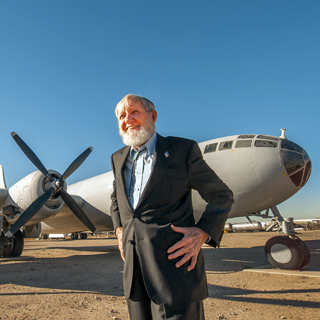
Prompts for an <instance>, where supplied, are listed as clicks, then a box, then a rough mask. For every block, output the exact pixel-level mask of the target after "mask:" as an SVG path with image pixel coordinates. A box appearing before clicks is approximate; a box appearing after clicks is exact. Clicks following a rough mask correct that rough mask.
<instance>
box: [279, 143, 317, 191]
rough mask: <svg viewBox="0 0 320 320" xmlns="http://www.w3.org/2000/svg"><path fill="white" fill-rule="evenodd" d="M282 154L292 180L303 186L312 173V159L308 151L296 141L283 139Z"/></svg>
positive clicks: (300, 186) (298, 185)
mask: <svg viewBox="0 0 320 320" xmlns="http://www.w3.org/2000/svg"><path fill="white" fill-rule="evenodd" d="M281 156H282V160H283V164H284V167H285V169H286V171H287V174H288V176H289V177H290V179H291V181H292V182H293V183H294V184H295V185H296V186H297V187H299V188H302V187H303V186H304V185H305V184H306V183H307V181H308V179H309V176H310V173H311V168H312V164H311V159H310V157H309V155H308V153H307V152H306V151H305V150H304V149H302V148H301V147H300V146H299V145H297V144H296V143H294V142H292V141H290V140H287V139H284V140H282V141H281Z"/></svg>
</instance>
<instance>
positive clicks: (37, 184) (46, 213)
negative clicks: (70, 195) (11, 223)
mask: <svg viewBox="0 0 320 320" xmlns="http://www.w3.org/2000/svg"><path fill="white" fill-rule="evenodd" d="M48 171H49V173H50V175H51V176H52V177H53V178H54V179H59V178H60V177H61V174H60V173H59V172H57V171H54V170H48ZM51 186H52V182H51V181H50V180H49V179H48V178H47V177H46V176H45V175H44V174H42V173H41V172H40V171H36V172H33V173H31V174H29V175H28V176H26V177H25V178H23V179H21V180H20V181H18V182H17V183H16V184H14V185H13V186H12V187H11V188H10V189H9V195H10V197H11V198H12V200H13V201H14V202H15V203H16V204H17V205H18V206H19V208H21V212H23V211H24V210H26V209H27V208H28V207H29V206H30V205H31V204H32V203H33V202H34V201H35V200H37V199H38V198H39V197H40V196H41V195H42V194H43V193H44V192H46V191H47V190H48V189H49V188H50V187H51ZM62 189H63V190H64V191H66V189H67V185H66V183H64V185H63V187H62ZM63 205H64V201H63V199H62V198H61V196H60V193H59V192H57V193H53V195H52V196H51V197H50V198H49V199H48V201H47V202H46V203H45V204H44V206H43V207H42V208H41V210H40V211H39V212H38V213H37V214H36V215H35V216H34V217H33V218H32V219H31V220H30V221H29V222H28V223H27V225H29V224H34V223H37V222H41V221H42V220H44V219H45V218H47V217H50V216H52V215H55V214H56V213H57V212H59V210H60V209H61V208H62V206H63Z"/></svg>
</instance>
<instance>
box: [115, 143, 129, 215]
mask: <svg viewBox="0 0 320 320" xmlns="http://www.w3.org/2000/svg"><path fill="white" fill-rule="evenodd" d="M130 149H131V148H130V147H124V148H122V149H121V150H120V151H119V152H118V154H117V159H115V160H116V163H115V165H116V166H117V167H116V172H121V179H120V186H119V188H120V189H121V190H122V191H123V194H124V195H125V199H126V200H125V201H126V203H127V206H128V208H130V210H131V211H133V209H132V207H131V205H130V202H129V199H128V196H127V192H126V186H125V182H124V174H123V172H124V169H125V165H126V161H127V157H128V155H129V152H130Z"/></svg>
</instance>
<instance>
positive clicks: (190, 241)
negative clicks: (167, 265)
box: [167, 225, 208, 271]
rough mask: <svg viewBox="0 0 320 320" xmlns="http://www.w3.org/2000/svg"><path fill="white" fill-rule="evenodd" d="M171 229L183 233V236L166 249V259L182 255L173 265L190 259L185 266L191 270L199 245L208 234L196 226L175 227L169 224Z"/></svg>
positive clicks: (179, 264) (194, 263) (180, 264)
mask: <svg viewBox="0 0 320 320" xmlns="http://www.w3.org/2000/svg"><path fill="white" fill-rule="evenodd" d="M171 229H172V230H173V231H174V232H179V233H183V235H184V236H183V238H182V239H181V240H180V241H178V242H177V243H175V244H174V245H173V246H172V247H170V248H169V249H168V251H167V252H168V253H169V255H168V259H169V260H171V259H175V258H178V257H180V256H183V257H182V259H181V260H179V261H178V262H177V263H176V265H175V266H176V267H177V268H179V267H181V266H182V265H183V264H185V263H186V262H187V261H189V260H191V262H190V265H189V266H188V268H187V270H188V271H191V270H192V269H194V267H195V265H196V263H197V258H198V253H199V251H200V248H201V246H202V245H203V244H204V242H205V241H206V240H207V239H208V234H207V233H206V232H204V231H203V230H201V229H199V228H197V227H175V226H173V225H171Z"/></svg>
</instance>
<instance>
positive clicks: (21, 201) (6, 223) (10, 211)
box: [0, 129, 312, 269]
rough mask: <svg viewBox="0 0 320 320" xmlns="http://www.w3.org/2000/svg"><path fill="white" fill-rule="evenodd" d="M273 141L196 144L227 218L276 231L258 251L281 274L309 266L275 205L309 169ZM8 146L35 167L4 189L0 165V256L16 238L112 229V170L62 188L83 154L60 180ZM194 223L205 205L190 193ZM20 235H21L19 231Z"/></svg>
mask: <svg viewBox="0 0 320 320" xmlns="http://www.w3.org/2000/svg"><path fill="white" fill-rule="evenodd" d="M285 130H286V129H281V131H282V133H281V136H280V137H276V136H271V135H262V134H241V135H233V136H228V137H222V138H218V139H213V140H209V141H205V142H201V143H199V146H200V149H201V151H202V153H203V157H204V159H205V160H206V162H207V163H208V165H209V166H211V167H212V168H213V169H214V170H215V172H216V173H217V174H218V176H219V177H220V178H221V179H222V180H223V181H224V182H225V183H226V184H227V185H228V186H229V188H230V189H231V190H232V191H233V193H234V200H235V202H234V204H233V206H232V209H231V211H230V213H229V216H228V217H229V218H235V217H247V218H248V220H249V221H250V218H249V217H250V216H254V217H263V218H267V217H269V218H270V217H271V216H269V213H270V211H271V212H272V214H273V219H272V224H271V225H270V226H268V228H267V229H266V231H270V230H271V229H274V228H277V229H278V231H279V232H280V233H284V235H281V236H275V237H272V238H270V239H269V240H268V241H267V243H266V245H265V254H266V257H267V259H268V260H269V262H270V263H271V264H272V265H273V266H275V267H277V268H281V269H299V268H301V267H303V266H305V265H306V264H307V263H308V262H309V260H310V251H309V249H308V247H307V246H306V244H305V243H304V242H303V241H302V240H301V239H299V238H298V237H297V236H296V233H295V232H294V229H293V224H292V221H291V223H290V220H289V221H288V220H287V219H284V218H283V217H282V215H281V214H280V212H279V210H278V209H277V205H278V204H280V203H281V202H283V201H285V200H287V199H288V198H290V197H291V196H293V195H294V194H295V193H297V192H298V191H299V190H300V189H301V188H302V187H303V186H304V185H305V184H306V182H307V181H308V179H309V176H310V174H311V169H312V163H311V159H310V157H309V156H308V154H307V152H306V151H305V150H304V149H303V148H302V147H300V146H299V145H298V144H296V143H294V142H292V141H290V140H288V139H287V138H286V136H285ZM11 135H12V137H13V139H14V140H15V142H16V143H17V144H18V146H19V147H20V148H21V150H22V151H23V152H24V153H25V155H26V156H27V157H28V158H29V160H30V161H31V162H32V163H33V164H34V165H35V166H36V168H37V169H38V171H35V172H33V173H31V174H29V175H28V176H26V177H24V178H23V179H21V180H20V181H18V182H17V183H16V184H14V185H13V186H12V187H11V188H9V189H7V188H6V185H5V180H4V174H3V168H2V166H0V227H1V228H0V232H1V234H0V257H7V256H20V255H21V254H22V251H23V246H24V237H26V238H28V237H30V238H39V236H40V235H41V234H69V233H71V234H72V235H74V236H77V235H78V234H80V236H81V237H85V236H86V234H87V233H88V232H91V233H93V234H96V233H97V232H102V231H111V230H113V225H112V220H111V217H110V211H109V208H110V204H111V199H110V195H111V192H112V190H113V173H112V171H110V172H106V173H103V174H100V175H98V176H94V177H92V178H89V179H86V180H83V181H80V182H77V183H74V184H72V185H70V186H67V183H66V181H65V180H66V179H67V178H68V177H69V176H70V175H71V174H72V173H73V172H74V171H75V170H77V168H78V167H79V166H80V165H81V164H82V163H83V162H84V161H85V160H86V158H87V157H88V155H89V154H90V153H91V151H92V147H89V148H88V149H86V150H85V151H84V152H83V153H82V154H81V155H80V156H79V157H77V158H76V159H75V160H74V162H73V163H72V164H71V165H70V166H69V167H68V168H67V169H66V171H65V172H64V173H63V174H62V175H61V174H60V173H59V172H57V171H55V170H52V169H48V170H47V169H46V168H45V167H44V165H43V164H42V162H41V161H40V160H39V158H38V157H37V156H36V155H35V153H34V152H33V151H32V150H31V149H30V148H29V146H28V145H27V144H26V143H25V142H24V141H23V140H22V139H21V138H20V137H19V136H18V135H17V134H16V133H15V132H12V133H11ZM192 197H193V209H194V216H195V220H196V221H198V219H199V218H200V215H201V213H202V212H203V210H204V207H205V205H206V203H205V201H204V200H202V199H201V197H200V196H199V194H198V193H197V192H195V191H194V192H193V194H192ZM21 228H23V233H22V231H21Z"/></svg>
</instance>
